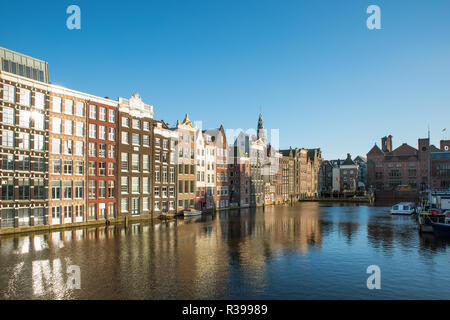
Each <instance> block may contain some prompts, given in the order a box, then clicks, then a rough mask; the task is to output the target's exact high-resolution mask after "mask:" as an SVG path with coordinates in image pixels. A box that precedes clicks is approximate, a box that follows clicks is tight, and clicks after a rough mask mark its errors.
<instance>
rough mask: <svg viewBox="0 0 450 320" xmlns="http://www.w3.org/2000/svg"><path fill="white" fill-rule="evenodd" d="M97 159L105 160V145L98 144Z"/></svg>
mask: <svg viewBox="0 0 450 320" xmlns="http://www.w3.org/2000/svg"><path fill="white" fill-rule="evenodd" d="M98 157H99V158H106V144H104V143H99V144H98Z"/></svg>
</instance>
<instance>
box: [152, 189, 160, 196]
mask: <svg viewBox="0 0 450 320" xmlns="http://www.w3.org/2000/svg"><path fill="white" fill-rule="evenodd" d="M159 190H160V189H159V187H155V192H154V194H153V195H154V196H155V198H159Z"/></svg>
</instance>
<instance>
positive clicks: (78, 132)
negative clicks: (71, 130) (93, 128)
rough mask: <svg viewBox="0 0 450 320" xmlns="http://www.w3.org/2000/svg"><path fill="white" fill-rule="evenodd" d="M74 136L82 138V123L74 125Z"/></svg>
mask: <svg viewBox="0 0 450 320" xmlns="http://www.w3.org/2000/svg"><path fill="white" fill-rule="evenodd" d="M75 135H76V136H77V137H83V136H84V123H83V122H79V121H77V122H76V123H75Z"/></svg>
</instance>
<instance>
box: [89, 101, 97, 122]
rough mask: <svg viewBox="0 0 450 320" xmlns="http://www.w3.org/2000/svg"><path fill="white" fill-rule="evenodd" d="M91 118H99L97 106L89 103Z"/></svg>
mask: <svg viewBox="0 0 450 320" xmlns="http://www.w3.org/2000/svg"><path fill="white" fill-rule="evenodd" d="M89 118H90V119H94V120H96V119H97V106H94V105H92V104H91V105H89Z"/></svg>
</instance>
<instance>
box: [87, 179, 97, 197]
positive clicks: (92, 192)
mask: <svg viewBox="0 0 450 320" xmlns="http://www.w3.org/2000/svg"><path fill="white" fill-rule="evenodd" d="M96 198H97V181H92V180H91V181H89V199H96Z"/></svg>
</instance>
